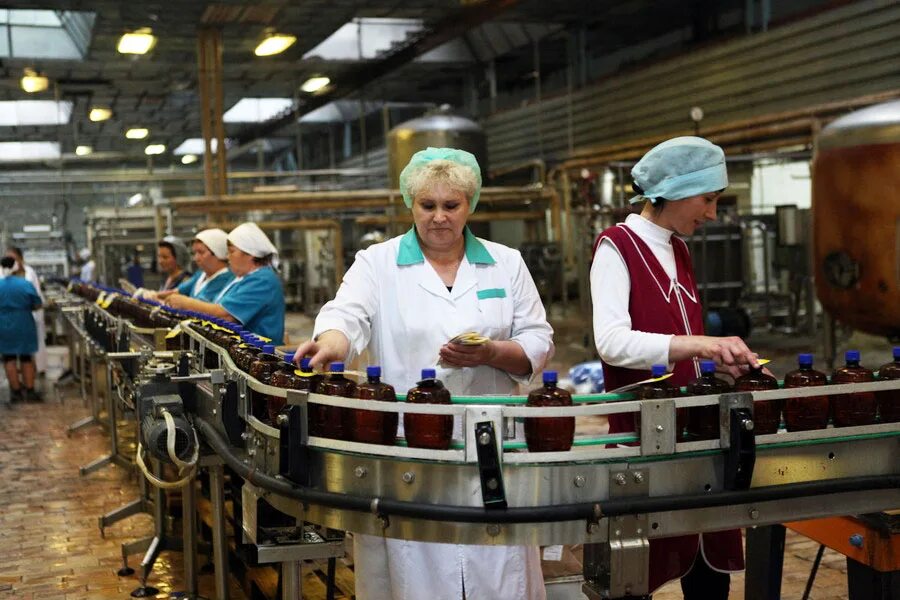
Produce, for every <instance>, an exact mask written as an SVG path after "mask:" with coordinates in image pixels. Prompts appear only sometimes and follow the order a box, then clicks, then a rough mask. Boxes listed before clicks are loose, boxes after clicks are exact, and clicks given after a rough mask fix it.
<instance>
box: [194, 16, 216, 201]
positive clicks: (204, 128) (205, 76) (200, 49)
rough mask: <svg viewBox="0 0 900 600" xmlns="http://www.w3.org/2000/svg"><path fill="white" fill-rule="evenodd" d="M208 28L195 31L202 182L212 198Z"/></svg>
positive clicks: (207, 193)
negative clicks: (201, 137) (201, 147)
mask: <svg viewBox="0 0 900 600" xmlns="http://www.w3.org/2000/svg"><path fill="white" fill-rule="evenodd" d="M208 31H209V29H208V28H205V27H201V28H200V29H198V30H197V69H198V70H199V73H198V82H197V83H198V86H197V87H198V89H199V92H200V133H201V135H202V136H203V181H204V187H205V193H206V195H207V196H212V195H213V193H214V190H215V183H214V179H213V153H212V137H213V132H212V126H211V121H210V112H211V107H210V96H209V72H208V69H209V65H208V61H207V47H206V38H207V35H208Z"/></svg>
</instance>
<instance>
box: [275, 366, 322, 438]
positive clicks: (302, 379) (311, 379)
mask: <svg viewBox="0 0 900 600" xmlns="http://www.w3.org/2000/svg"><path fill="white" fill-rule="evenodd" d="M297 370H298V369H297V366H296V365H294V364H291V363H281V367H280V368H279V369H278V370H277V371H275V372H274V373H272V383H271V385H273V386H275V387H279V388H283V389H286V390H304V391H307V392H316V391H318V385H319V382H320V381H322V376H321V375H313V374H312V369H311V368H310V366H309V358H304V359H303V360H301V361H300V369H299V370H300V371H301V372H302V373H306V374H308V375H298V374H297ZM286 401H287V399H286V398H281V397H279V396H269V405H268V411H269V420H270V421H272V423H275V422H277V421H276V419H277V418H278V413H280V412H281V409H282V408H284V405H285V402H286ZM310 406H311V407H315V405H310Z"/></svg>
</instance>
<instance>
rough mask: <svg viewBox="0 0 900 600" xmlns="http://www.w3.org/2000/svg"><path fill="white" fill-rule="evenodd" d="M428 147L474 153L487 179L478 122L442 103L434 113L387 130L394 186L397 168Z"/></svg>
mask: <svg viewBox="0 0 900 600" xmlns="http://www.w3.org/2000/svg"><path fill="white" fill-rule="evenodd" d="M428 146H434V147H436V148H441V147H450V148H459V149H460V150H467V151H469V152H471V153H472V154H474V155H475V157H476V158H477V159H478V164H479V165H480V166H481V173H482V177H483V178H485V179H486V178H487V139H486V138H485V134H484V130H483V129H482V128H481V125H479V124H478V123H476V122H475V121H472V120H471V119H467V118H465V117H461V116H459V115H455V114H453V113H452V111H451V109H450V108H449V107H448V106H442V107H441V108H439V109H437V110H436V111H434V112H433V113H430V114H427V115H425V116H423V117H419V118H417V119H412V120H410V121H406V122H405V123H401V124H399V125H397V126H396V127H394V128H393V129H391V130H390V131H389V132H388V142H387V149H388V177H390V181H391V185H392V186H393V187H397V186H398V185H399V181H400V171H402V170H403V167H405V166H406V165H407V163H409V159H410V158H412V155H413V154H415V153H416V152H418V151H419V150H424V149H425V148H427V147H428Z"/></svg>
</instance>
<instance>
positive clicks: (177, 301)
mask: <svg viewBox="0 0 900 600" xmlns="http://www.w3.org/2000/svg"><path fill="white" fill-rule="evenodd" d="M172 291H173V292H174V293H172V294H168V295H167V296H166V298H165V303H166V305H167V306H171V307H172V308H181V309H187V308H189V307H188V302H186V301H187V300H189V298H188V297H187V296H184V295H182V294H179V293H178V292H177V291H175V290H172ZM160 293H162V292H160Z"/></svg>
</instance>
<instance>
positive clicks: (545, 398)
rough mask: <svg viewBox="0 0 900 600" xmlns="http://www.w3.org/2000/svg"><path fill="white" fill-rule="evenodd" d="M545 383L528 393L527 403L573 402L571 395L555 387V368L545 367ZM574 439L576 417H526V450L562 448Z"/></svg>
mask: <svg viewBox="0 0 900 600" xmlns="http://www.w3.org/2000/svg"><path fill="white" fill-rule="evenodd" d="M543 380H544V385H543V387H539V388H538V389H536V390H532V391H531V392H530V393H529V394H528V401H527V402H526V406H538V407H548V406H572V395H571V394H570V393H569V392H568V391H566V390H564V389H562V388H559V387H557V385H556V383H557V381H558V380H559V377H558V375H557V373H556V371H544V376H543ZM574 440H575V417H535V418H533V419H525V442H526V443H527V444H528V451H529V452H565V451H567V450H570V449H571V448H572V442H573V441H574Z"/></svg>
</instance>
